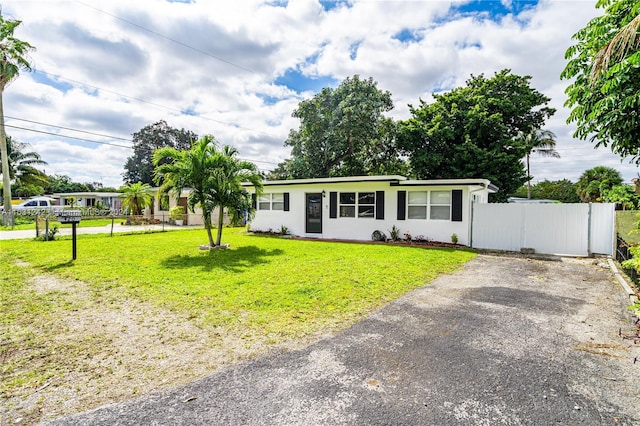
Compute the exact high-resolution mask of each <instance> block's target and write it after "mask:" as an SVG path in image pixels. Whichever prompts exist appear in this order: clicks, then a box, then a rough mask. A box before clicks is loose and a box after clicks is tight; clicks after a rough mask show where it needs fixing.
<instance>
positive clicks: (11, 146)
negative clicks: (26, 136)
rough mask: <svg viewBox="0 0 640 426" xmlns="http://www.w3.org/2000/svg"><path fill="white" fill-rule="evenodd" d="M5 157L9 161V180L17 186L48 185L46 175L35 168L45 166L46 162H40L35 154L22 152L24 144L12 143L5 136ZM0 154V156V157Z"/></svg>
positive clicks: (25, 146)
mask: <svg viewBox="0 0 640 426" xmlns="http://www.w3.org/2000/svg"><path fill="white" fill-rule="evenodd" d="M6 140H7V157H8V161H9V179H10V180H11V181H15V183H16V184H19V185H45V184H47V183H48V177H47V175H46V174H44V173H43V172H41V171H40V170H38V169H36V168H35V166H45V165H47V162H46V161H44V160H42V158H41V157H40V154H38V153H37V152H33V151H30V152H24V150H25V149H26V148H27V146H28V145H27V144H26V143H22V142H18V141H14V140H13V139H12V138H11V136H7V139H6ZM1 156H2V154H0V157H1Z"/></svg>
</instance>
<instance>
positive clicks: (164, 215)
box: [145, 188, 230, 225]
mask: <svg viewBox="0 0 640 426" xmlns="http://www.w3.org/2000/svg"><path fill="white" fill-rule="evenodd" d="M153 189H154V192H153V204H152V206H151V211H147V212H145V216H150V217H152V218H153V219H155V220H159V221H160V222H169V211H170V210H171V209H172V208H173V207H175V206H182V208H183V209H184V211H185V215H184V225H204V220H203V217H202V209H201V208H200V207H196V208H195V209H194V211H193V212H192V211H190V210H189V208H188V207H187V205H188V203H187V197H189V193H190V192H191V188H185V189H184V190H182V192H181V193H180V197H179V198H178V199H177V200H176V197H175V195H174V194H173V193H172V194H159V193H158V188H153ZM218 211H219V210H218V208H217V207H216V208H215V209H214V210H213V212H212V213H211V222H212V224H213V225H217V223H218ZM223 222H224V223H225V224H228V223H229V222H230V218H229V217H228V215H227V213H226V212H225V213H224V221H223Z"/></svg>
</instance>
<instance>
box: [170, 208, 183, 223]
mask: <svg viewBox="0 0 640 426" xmlns="http://www.w3.org/2000/svg"><path fill="white" fill-rule="evenodd" d="M169 219H171V220H183V219H184V207H182V206H175V207H171V210H169Z"/></svg>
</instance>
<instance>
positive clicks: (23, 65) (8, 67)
mask: <svg viewBox="0 0 640 426" xmlns="http://www.w3.org/2000/svg"><path fill="white" fill-rule="evenodd" d="M20 23H21V21H16V20H10V19H5V18H4V17H3V16H2V7H1V6H0V156H2V161H1V164H2V169H1V170H2V195H3V204H4V211H5V213H11V208H12V207H11V179H10V176H9V175H10V171H9V155H8V153H7V141H6V132H5V127H4V108H3V105H2V95H3V93H4V89H5V87H7V85H8V84H9V83H10V82H11V81H12V80H14V79H15V78H16V77H18V74H19V73H20V71H21V70H30V69H31V64H30V63H29V60H28V58H27V55H28V54H29V52H30V51H32V50H33V49H34V47H33V46H31V45H30V44H29V43H27V42H26V41H22V40H19V39H17V38H15V37H14V36H13V33H14V32H15V30H16V28H17V27H18V26H19V25H20Z"/></svg>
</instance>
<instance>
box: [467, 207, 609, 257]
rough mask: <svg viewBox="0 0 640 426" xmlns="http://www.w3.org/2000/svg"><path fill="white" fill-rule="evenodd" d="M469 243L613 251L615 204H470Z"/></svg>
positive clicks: (553, 250)
mask: <svg viewBox="0 0 640 426" xmlns="http://www.w3.org/2000/svg"><path fill="white" fill-rule="evenodd" d="M471 226H472V230H471V236H472V240H471V246H472V247H474V248H480V249H490V250H507V251H520V250H521V249H522V248H531V249H534V250H535V252H536V253H545V254H558V255H570V256H590V255H592V254H605V255H613V253H614V248H615V204H526V203H522V204H474V205H473V220H472V224H471Z"/></svg>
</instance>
